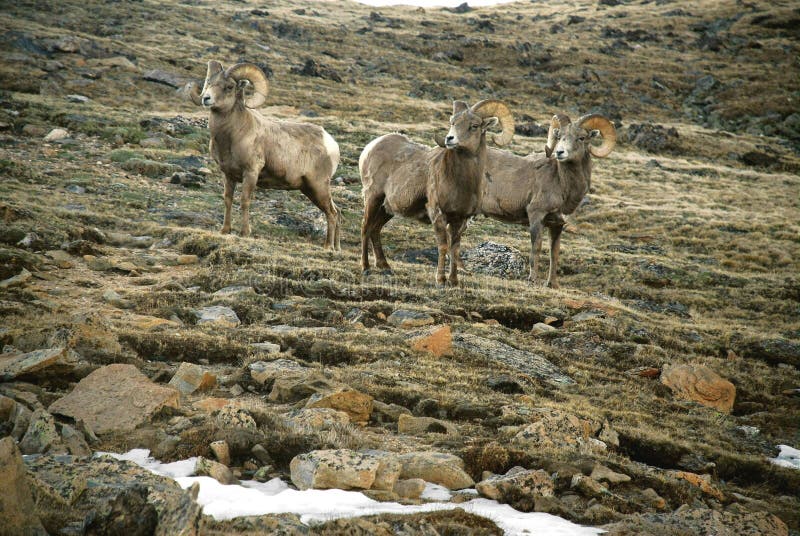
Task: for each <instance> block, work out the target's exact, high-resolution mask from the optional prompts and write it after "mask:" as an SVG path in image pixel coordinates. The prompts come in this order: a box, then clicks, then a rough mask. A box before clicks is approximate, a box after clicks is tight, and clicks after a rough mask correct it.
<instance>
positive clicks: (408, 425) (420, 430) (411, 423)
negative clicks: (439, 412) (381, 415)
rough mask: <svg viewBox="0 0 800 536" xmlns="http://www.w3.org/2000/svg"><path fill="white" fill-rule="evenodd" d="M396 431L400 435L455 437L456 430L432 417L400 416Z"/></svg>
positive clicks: (452, 425)
mask: <svg viewBox="0 0 800 536" xmlns="http://www.w3.org/2000/svg"><path fill="white" fill-rule="evenodd" d="M397 431H398V432H399V433H401V434H410V435H422V434H448V435H453V436H457V435H459V433H458V428H456V426H455V425H454V424H453V423H451V422H447V421H443V420H440V419H434V418H433V417H414V416H412V415H406V414H401V415H400V416H399V417H398V420H397Z"/></svg>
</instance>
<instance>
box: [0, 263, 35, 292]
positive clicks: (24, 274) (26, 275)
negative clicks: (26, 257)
mask: <svg viewBox="0 0 800 536" xmlns="http://www.w3.org/2000/svg"><path fill="white" fill-rule="evenodd" d="M31 277H33V274H31V273H30V272H29V271H28V270H26V269H25V268H23V269H22V271H21V272H20V273H18V274H17V275H15V276H13V277H9V278H8V279H4V280H2V281H0V288H13V287H21V286H23V285H24V284H25V283H27V282H28V280H29V279H30V278H31Z"/></svg>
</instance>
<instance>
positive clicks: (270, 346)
mask: <svg viewBox="0 0 800 536" xmlns="http://www.w3.org/2000/svg"><path fill="white" fill-rule="evenodd" d="M250 347H251V348H254V349H256V350H258V351H259V352H263V353H265V354H277V353H280V351H281V345H280V344H275V343H274V342H251V343H250ZM287 361H288V360H287ZM260 363H264V361H260ZM298 366H299V365H298Z"/></svg>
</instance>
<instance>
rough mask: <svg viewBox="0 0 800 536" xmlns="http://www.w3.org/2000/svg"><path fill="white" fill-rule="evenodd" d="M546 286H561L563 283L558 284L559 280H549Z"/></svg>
mask: <svg viewBox="0 0 800 536" xmlns="http://www.w3.org/2000/svg"><path fill="white" fill-rule="evenodd" d="M545 286H546V287H548V288H561V285H559V284H558V281H547V283H545Z"/></svg>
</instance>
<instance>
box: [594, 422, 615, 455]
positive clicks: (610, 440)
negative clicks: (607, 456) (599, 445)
mask: <svg viewBox="0 0 800 536" xmlns="http://www.w3.org/2000/svg"><path fill="white" fill-rule="evenodd" d="M597 439H599V440H600V441H602V442H603V443H605V444H606V445H608V446H609V447H613V448H615V449H618V448H619V434H618V433H617V431H616V430H614V429H613V428H611V425H610V424H609V422H608V421H603V427H602V428H601V429H600V433H599V434H597Z"/></svg>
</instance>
